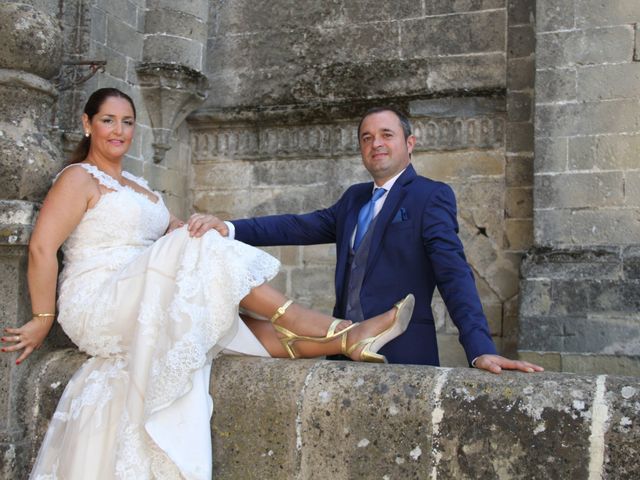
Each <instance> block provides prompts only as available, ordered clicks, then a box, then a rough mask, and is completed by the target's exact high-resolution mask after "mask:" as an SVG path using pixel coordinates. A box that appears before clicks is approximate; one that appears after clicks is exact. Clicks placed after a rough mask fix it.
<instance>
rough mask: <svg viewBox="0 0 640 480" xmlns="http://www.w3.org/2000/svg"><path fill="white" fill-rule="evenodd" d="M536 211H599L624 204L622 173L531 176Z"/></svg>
mask: <svg viewBox="0 0 640 480" xmlns="http://www.w3.org/2000/svg"><path fill="white" fill-rule="evenodd" d="M534 188H535V189H536V197H535V207H536V208H589V207H590V208H600V207H612V206H620V205H622V204H623V203H624V174H623V173H622V172H606V173H601V172H594V173H567V174H552V175H543V174H539V175H536V176H535V183H534Z"/></svg>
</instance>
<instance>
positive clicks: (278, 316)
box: [271, 300, 293, 323]
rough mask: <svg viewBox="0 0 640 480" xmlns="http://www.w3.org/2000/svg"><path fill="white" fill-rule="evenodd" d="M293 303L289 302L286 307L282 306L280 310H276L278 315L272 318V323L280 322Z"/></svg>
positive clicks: (275, 314)
mask: <svg viewBox="0 0 640 480" xmlns="http://www.w3.org/2000/svg"><path fill="white" fill-rule="evenodd" d="M292 303H293V300H287V301H286V302H285V303H284V305H282V306H281V307H278V309H277V310H276V313H274V314H273V317H271V323H275V321H276V320H278V319H279V318H280V317H281V316H282V315H284V312H286V311H287V308H289V306H290V305H291V304H292Z"/></svg>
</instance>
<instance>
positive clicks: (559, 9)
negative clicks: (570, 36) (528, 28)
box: [536, 0, 575, 33]
mask: <svg viewBox="0 0 640 480" xmlns="http://www.w3.org/2000/svg"><path fill="white" fill-rule="evenodd" d="M574 25H575V17H574V3H573V2H557V1H554V0H537V1H536V29H537V31H538V32H539V33H542V32H553V31H555V30H568V29H572V28H574Z"/></svg>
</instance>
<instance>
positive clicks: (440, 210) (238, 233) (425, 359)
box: [190, 107, 542, 373]
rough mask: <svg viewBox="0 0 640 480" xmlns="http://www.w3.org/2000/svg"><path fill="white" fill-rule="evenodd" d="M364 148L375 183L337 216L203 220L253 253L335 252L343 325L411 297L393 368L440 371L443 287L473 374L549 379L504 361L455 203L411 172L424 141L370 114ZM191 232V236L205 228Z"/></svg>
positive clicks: (393, 114) (336, 208)
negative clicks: (437, 303)
mask: <svg viewBox="0 0 640 480" xmlns="http://www.w3.org/2000/svg"><path fill="white" fill-rule="evenodd" d="M358 138H359V142H360V151H361V155H362V162H363V164H364V166H365V168H366V169H367V170H368V172H369V173H370V174H371V177H372V179H373V181H372V182H368V183H361V184H357V185H352V186H351V187H349V188H348V189H347V191H346V192H345V193H344V194H343V195H342V197H341V198H340V199H339V200H338V201H337V203H335V204H334V205H333V206H331V207H329V208H326V209H323V210H317V211H315V212H312V213H307V214H302V215H272V216H266V217H258V218H251V219H245V220H233V221H232V222H231V223H230V222H226V224H223V223H222V222H220V221H218V220H217V219H215V220H214V224H213V225H211V224H210V223H207V222H210V220H208V219H204V220H202V227H203V228H206V227H211V226H213V227H214V228H216V229H217V230H219V231H220V232H221V233H222V234H223V235H226V234H230V235H232V236H235V238H236V239H237V240H241V241H243V242H245V243H248V244H251V245H255V246H268V245H311V244H321V243H336V248H337V261H336V271H335V294H336V304H335V308H334V312H333V313H334V315H335V316H336V317H339V318H347V319H350V320H354V321H361V320H363V319H364V318H369V317H372V316H374V315H378V314H380V313H382V312H384V311H386V310H388V309H390V308H391V306H392V305H393V304H394V302H396V301H398V300H399V299H401V298H403V297H404V296H405V295H406V294H408V293H413V294H414V296H415V299H416V304H415V308H414V311H413V317H412V318H411V322H410V324H409V327H408V329H407V331H406V332H405V333H404V334H403V335H401V336H399V337H398V338H397V339H395V340H393V341H391V342H389V343H388V344H387V345H386V346H385V347H384V348H382V349H381V350H380V353H381V354H384V355H385V356H386V357H387V359H388V360H389V362H391V363H411V364H425V365H439V359H438V345H437V342H436V329H435V325H434V320H433V313H432V312H431V299H432V296H433V292H434V289H435V288H436V287H438V290H439V292H440V294H441V296H442V298H443V300H444V302H445V304H446V306H447V309H448V310H449V314H450V316H451V318H452V319H453V321H454V323H455V325H456V326H457V327H458V330H459V333H460V335H459V340H460V343H461V344H462V346H463V347H464V350H465V352H466V355H467V359H468V361H469V364H470V365H473V366H475V367H476V368H482V369H486V370H489V371H492V372H494V373H499V372H500V371H501V370H502V369H518V370H522V371H527V372H532V371H541V370H542V368H541V367H538V366H537V365H533V364H531V363H528V362H521V361H514V360H510V359H507V358H504V357H501V356H499V355H497V354H496V348H495V346H494V343H493V340H492V339H491V334H490V332H489V327H488V325H487V321H486V318H485V316H484V313H483V311H482V305H481V303H480V298H479V296H478V292H477V290H476V286H475V282H474V279H473V274H472V272H471V269H470V267H469V265H468V264H467V261H466V259H465V256H464V252H463V247H462V243H461V242H460V239H459V238H458V235H457V232H458V223H457V220H456V200H455V196H454V193H453V191H452V189H451V187H449V186H448V185H447V184H445V183H442V182H436V181H433V180H430V179H428V178H425V177H422V176H419V175H418V174H417V173H416V171H415V170H414V168H413V166H412V165H411V163H410V162H411V152H412V150H413V148H414V145H415V142H416V139H415V137H414V136H413V135H412V134H411V125H410V123H409V120H408V119H407V118H406V117H405V116H404V115H403V114H402V113H401V112H399V111H397V110H395V109H393V108H388V107H380V108H374V109H371V110H369V111H368V112H367V113H366V114H365V115H364V116H363V117H362V120H361V121H360V125H359V127H358ZM380 188H382V189H384V190H380V191H377V190H379V189H380ZM374 190H376V191H377V192H374ZM367 217H368V218H367ZM192 223H193V225H192V226H190V229H191V230H192V231H196V230H197V229H198V228H200V227H201V224H200V222H197V221H195V222H192ZM233 230H235V232H234V231H233Z"/></svg>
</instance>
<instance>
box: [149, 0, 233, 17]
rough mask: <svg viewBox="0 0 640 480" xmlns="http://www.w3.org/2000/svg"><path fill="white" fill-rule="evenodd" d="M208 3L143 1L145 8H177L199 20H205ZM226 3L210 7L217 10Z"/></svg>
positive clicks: (193, 1) (165, 0)
mask: <svg viewBox="0 0 640 480" xmlns="http://www.w3.org/2000/svg"><path fill="white" fill-rule="evenodd" d="M234 3H235V2H234ZM209 4H210V2H207V1H206V0H183V1H181V2H175V1H173V0H146V2H144V3H143V5H144V6H145V7H146V9H147V10H162V9H165V10H179V11H181V12H184V13H187V14H189V15H193V16H194V17H196V18H198V19H200V20H207V18H208V15H209ZM226 5H228V4H227V3H226V2H224V3H220V4H219V5H216V6H215V7H212V9H215V10H216V11H217V10H219V9H221V8H222V7H224V6H226Z"/></svg>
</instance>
